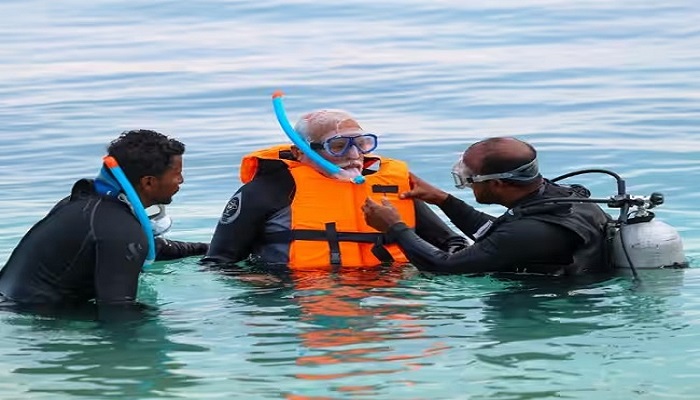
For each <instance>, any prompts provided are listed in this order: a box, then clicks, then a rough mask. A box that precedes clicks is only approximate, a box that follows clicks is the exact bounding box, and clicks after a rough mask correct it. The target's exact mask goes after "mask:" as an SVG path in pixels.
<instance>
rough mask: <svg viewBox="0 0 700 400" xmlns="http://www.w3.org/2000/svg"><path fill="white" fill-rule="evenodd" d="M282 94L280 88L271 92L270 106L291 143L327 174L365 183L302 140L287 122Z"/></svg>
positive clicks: (340, 178) (361, 177)
mask: <svg viewBox="0 0 700 400" xmlns="http://www.w3.org/2000/svg"><path fill="white" fill-rule="evenodd" d="M282 96H284V93H282V91H281V90H278V91H276V92H275V93H273V94H272V106H273V107H274V109H275V116H276V117H277V121H278V122H279V123H280V126H281V127H282V130H283V131H284V133H285V134H286V135H287V137H288V138H289V139H290V140H291V141H292V143H294V145H296V146H297V147H298V148H299V150H301V152H302V153H304V154H305V155H306V156H307V157H309V159H311V161H312V162H313V163H314V164H316V165H317V166H319V167H320V168H321V169H323V170H324V171H325V172H326V173H327V174H328V175H331V176H333V177H334V178H336V179H339V180H343V181H350V182H354V183H358V184H359V183H365V177H364V176H362V175H358V176H352V175H351V174H350V173H349V172H348V171H346V170H344V169H342V168H340V167H339V166H337V165H335V164H333V163H332V162H330V161H328V160H326V159H325V158H323V157H321V155H320V154H318V153H317V152H315V151H314V150H313V149H311V146H309V144H308V143H307V142H306V140H304V138H302V137H301V135H299V133H298V132H297V131H295V130H294V128H293V127H292V125H291V124H290V123H289V119H287V113H286V112H285V111H284V105H282Z"/></svg>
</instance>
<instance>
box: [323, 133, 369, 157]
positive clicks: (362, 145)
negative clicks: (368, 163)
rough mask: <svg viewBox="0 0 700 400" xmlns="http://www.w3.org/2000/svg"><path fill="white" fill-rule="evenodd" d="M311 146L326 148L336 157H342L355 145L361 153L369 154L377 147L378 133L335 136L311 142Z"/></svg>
mask: <svg viewBox="0 0 700 400" xmlns="http://www.w3.org/2000/svg"><path fill="white" fill-rule="evenodd" d="M309 146H310V147H311V148H312V149H314V150H326V151H327V152H328V153H330V154H331V155H333V156H335V157H342V156H344V155H345V154H347V152H348V150H350V146H355V148H357V151H358V152H360V154H367V153H369V152H370V151H372V150H374V149H376V148H377V135H374V134H372V133H363V134H362V135H355V136H340V135H339V136H333V137H331V138H328V139H326V140H324V141H323V142H321V143H318V142H311V143H309Z"/></svg>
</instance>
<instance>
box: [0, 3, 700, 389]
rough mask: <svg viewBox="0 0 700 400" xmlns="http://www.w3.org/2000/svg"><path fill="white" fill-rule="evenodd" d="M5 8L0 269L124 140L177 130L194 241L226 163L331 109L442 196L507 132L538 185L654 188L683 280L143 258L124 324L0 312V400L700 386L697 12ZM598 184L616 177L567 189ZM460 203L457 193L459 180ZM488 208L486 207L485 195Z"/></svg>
mask: <svg viewBox="0 0 700 400" xmlns="http://www.w3.org/2000/svg"><path fill="white" fill-rule="evenodd" d="M657 3H658V4H652V3H648V4H647V3H645V2H637V1H631V0H620V1H615V2H609V1H598V0H594V1H587V2H570V1H564V0H525V1H513V0H506V1H501V2H476V1H457V0H437V1H432V2H419V1H412V0H406V1H386V2H370V1H363V0H350V1H345V2H326V3H319V2H312V1H302V0H290V1H285V2H281V1H268V0H261V1H258V2H255V3H253V2H243V1H226V0H218V1H217V0H208V1H198V2H166V1H145V0H136V1H130V2H123V1H114V0H98V1H94V2H83V1H76V0H63V1H46V0H45V1H39V0H27V1H19V0H5V1H3V2H2V3H0V14H1V15H3V22H2V23H1V24H0V59H1V60H2V63H0V215H2V216H3V218H2V219H0V262H3V263H4V261H6V260H7V258H8V257H9V253H10V251H11V250H12V248H13V247H14V246H15V245H16V243H17V242H18V241H19V239H20V238H21V236H22V235H23V234H24V233H25V232H26V230H27V229H28V228H29V227H30V226H31V225H32V224H33V223H34V222H35V221H36V220H37V219H38V218H40V217H41V216H43V215H44V214H45V213H46V212H47V211H48V209H49V208H50V207H51V206H52V205H53V203H54V202H55V201H56V200H58V199H59V198H61V197H63V196H64V195H65V194H66V193H67V191H68V190H69V188H70V185H71V184H72V183H73V182H74V181H75V180H76V179H78V178H80V177H83V176H93V175H94V174H95V173H96V172H97V170H98V168H99V165H100V158H101V156H102V155H103V154H104V150H105V145H106V144H107V142H108V141H109V140H111V139H112V138H114V137H115V136H116V135H117V134H118V133H119V132H121V131H122V130H126V129H133V128H150V129H156V130H159V131H163V132H166V133H169V134H172V135H173V136H176V137H178V138H179V139H181V140H183V141H184V142H185V143H186V144H187V153H186V155H185V164H186V165H185V168H186V172H185V179H186V182H185V184H184V185H183V187H182V189H181V191H180V193H178V195H177V196H176V198H175V202H174V203H173V204H172V206H170V208H169V213H170V215H171V216H172V217H173V218H174V220H175V226H174V229H173V231H172V233H171V235H170V236H171V237H172V238H175V239H184V240H208V239H209V238H210V236H211V233H212V232H213V228H214V226H215V224H216V221H217V219H218V217H219V214H220V212H221V210H222V209H223V206H224V204H225V202H226V201H227V199H228V198H229V196H230V195H231V194H232V193H233V192H234V191H235V189H236V188H237V187H238V181H237V174H238V163H239V162H240V158H241V156H242V155H244V154H246V153H247V152H249V151H251V150H254V149H257V148H259V147H262V146H267V145H270V144H275V143H278V142H280V141H283V140H284V136H283V134H282V132H281V131H280V130H279V128H278V126H277V124H276V122H275V120H274V116H273V114H272V110H271V103H270V95H271V93H272V92H273V91H274V90H276V89H282V90H284V91H285V92H286V98H285V101H286V106H287V110H288V113H289V115H290V118H292V119H296V117H298V116H299V115H300V114H301V113H302V112H305V111H308V110H312V109H315V108H331V107H332V108H344V109H347V110H349V111H351V112H352V113H354V114H355V115H356V116H357V117H358V119H359V120H360V121H361V123H362V124H363V126H364V127H365V129H367V130H371V131H374V132H377V133H379V134H380V136H381V143H380V147H379V149H378V150H379V151H378V152H379V153H380V154H383V155H386V156H392V157H398V158H402V159H405V160H407V161H408V162H409V164H410V166H411V169H412V170H413V171H414V172H416V173H417V174H418V175H420V176H422V177H423V178H425V179H427V180H429V181H431V182H433V183H435V184H436V185H439V186H441V187H443V188H445V189H448V190H452V189H451V185H450V183H451V178H450V176H449V169H450V166H451V165H452V163H453V161H454V160H455V159H456V158H457V156H458V154H459V153H460V152H461V151H462V150H463V149H464V148H465V147H466V146H467V145H468V144H469V143H471V142H473V141H475V140H478V139H480V138H484V137H487V136H495V135H515V136H518V137H520V138H523V139H525V140H528V141H530V142H532V143H533V144H534V145H535V146H536V147H537V148H538V149H539V151H540V164H541V168H542V170H543V172H544V173H545V175H548V176H555V175H559V174H562V173H565V172H568V171H571V170H573V169H579V168H588V167H601V168H610V169H613V170H615V171H616V172H618V173H620V174H621V175H623V177H624V178H625V179H627V183H628V187H629V189H630V191H631V192H632V193H635V194H640V195H642V194H643V195H648V194H649V193H651V192H652V191H661V192H663V193H664V194H665V195H666V204H664V205H663V206H662V208H660V209H659V211H658V213H657V215H658V216H659V218H661V219H662V220H664V221H666V222H668V223H670V224H672V225H673V226H675V227H676V228H677V229H678V230H679V231H680V233H681V235H682V237H683V241H684V244H685V248H686V253H687V255H688V257H689V258H690V260H691V267H694V268H690V269H687V270H680V271H679V270H661V271H645V273H644V274H643V276H642V278H643V283H642V284H641V285H634V284H632V283H631V282H630V280H629V279H627V278H626V277H619V278H614V279H610V280H607V281H603V282H566V281H556V280H551V279H550V280H537V279H532V280H519V281H511V280H505V279H496V278H489V277H463V276H439V277H431V276H423V275H420V274H416V273H415V271H412V270H404V271H392V272H387V273H385V274H383V275H379V276H377V275H376V274H372V273H368V274H355V275H347V274H342V275H340V276H329V277H319V276H302V277H298V278H297V279H295V280H293V281H291V282H279V281H275V280H273V279H271V278H270V277H266V276H264V275H255V274H250V273H245V272H241V273H239V274H232V275H224V274H221V273H217V272H214V271H203V270H202V269H201V268H200V267H199V266H198V265H197V263H196V260H194V259H188V260H182V261H178V262H172V263H164V264H159V265H157V266H156V267H155V269H154V270H153V271H152V272H150V273H147V274H145V275H144V276H143V278H142V281H141V285H140V293H139V296H140V298H141V300H142V301H144V302H146V303H148V304H152V305H155V306H157V307H158V308H159V309H160V313H159V314H158V315H157V316H155V317H153V318H151V319H149V320H146V321H143V322H142V323H141V324H137V325H133V326H132V325H127V326H122V327H119V328H115V327H104V326H98V325H96V324H94V323H92V322H89V321H81V320H58V319H55V318H51V317H40V316H31V315H24V314H13V313H8V312H1V313H0V337H2V340H0V398H2V399H26V398H31V399H55V398H90V399H97V398H119V399H126V398H128V399H155V398H178V397H184V398H196V399H208V398H226V399H228V398H241V399H275V398H287V399H359V398H363V399H398V398H400V399H550V398H570V399H629V398H642V399H660V398H673V399H694V398H697V393H698V391H699V390H700V383H698V382H700V363H698V361H697V360H696V358H697V357H698V354H699V353H700V345H698V343H699V341H700V326H699V323H698V321H699V320H698V318H699V315H700V300H698V298H699V296H700V274H699V273H698V269H697V267H698V266H700V263H699V262H698V261H697V260H698V257H699V256H700V213H699V212H698V210H697V203H698V201H699V200H700V194H699V193H698V190H697V187H698V185H697V182H698V180H699V178H700V53H698V51H697V49H698V48H700V28H699V26H700V25H698V21H700V3H698V2H695V1H691V0H687V1H683V0H669V1H665V2H657ZM578 182H580V183H584V184H586V185H588V186H589V188H590V189H591V190H592V191H593V193H594V195H595V196H608V195H611V194H613V193H614V189H615V187H614V185H613V182H612V180H610V179H609V178H606V177H601V176H592V177H585V178H582V179H579V180H578ZM453 193H455V194H457V195H459V196H461V197H462V198H464V199H466V200H467V201H473V198H472V197H471V195H470V194H469V193H468V192H464V191H459V192H458V191H454V192H453ZM482 209H484V210H485V211H488V212H492V213H495V214H498V213H500V212H502V211H503V210H502V209H501V208H499V207H496V206H490V207H483V208H482Z"/></svg>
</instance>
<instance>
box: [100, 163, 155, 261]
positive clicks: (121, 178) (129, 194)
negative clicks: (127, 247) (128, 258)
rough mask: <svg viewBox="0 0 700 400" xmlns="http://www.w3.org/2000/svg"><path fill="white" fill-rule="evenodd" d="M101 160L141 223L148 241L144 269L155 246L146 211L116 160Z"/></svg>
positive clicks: (153, 253) (153, 254)
mask: <svg viewBox="0 0 700 400" xmlns="http://www.w3.org/2000/svg"><path fill="white" fill-rule="evenodd" d="M102 160H103V162H104V164H105V166H106V167H107V168H109V170H110V172H112V175H114V178H115V179H116V180H117V182H118V183H119V186H121V187H122V190H123V191H124V194H126V198H127V199H128V200H129V203H131V207H132V209H133V210H134V214H136V218H137V219H138V220H139V222H140V223H141V229H143V232H144V233H145V234H146V239H147V240H148V255H147V256H146V260H145V261H144V263H143V265H144V267H145V266H148V265H151V264H152V263H153V261H154V260H155V259H156V245H155V240H154V239H153V230H152V228H151V222H150V220H149V219H148V215H147V214H146V210H145V209H144V208H143V204H142V203H141V199H140V198H139V196H138V194H136V191H135V190H134V187H133V186H131V183H130V182H129V180H128V179H127V178H126V175H125V174H124V171H122V169H121V167H120V166H119V163H117V160H116V159H115V158H114V157H112V156H105V157H104V158H103V159H102Z"/></svg>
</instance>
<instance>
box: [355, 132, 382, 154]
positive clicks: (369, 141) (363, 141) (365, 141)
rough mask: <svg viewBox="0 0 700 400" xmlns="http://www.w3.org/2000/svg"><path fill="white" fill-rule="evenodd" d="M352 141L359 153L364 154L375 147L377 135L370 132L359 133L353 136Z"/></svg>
mask: <svg viewBox="0 0 700 400" xmlns="http://www.w3.org/2000/svg"><path fill="white" fill-rule="evenodd" d="M353 143H354V144H355V146H356V147H357V149H358V150H359V151H360V153H362V154H365V153H369V152H370V151H372V150H374V149H376V148H377V137H376V136H374V135H372V134H366V135H360V136H357V137H355V138H353Z"/></svg>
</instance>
